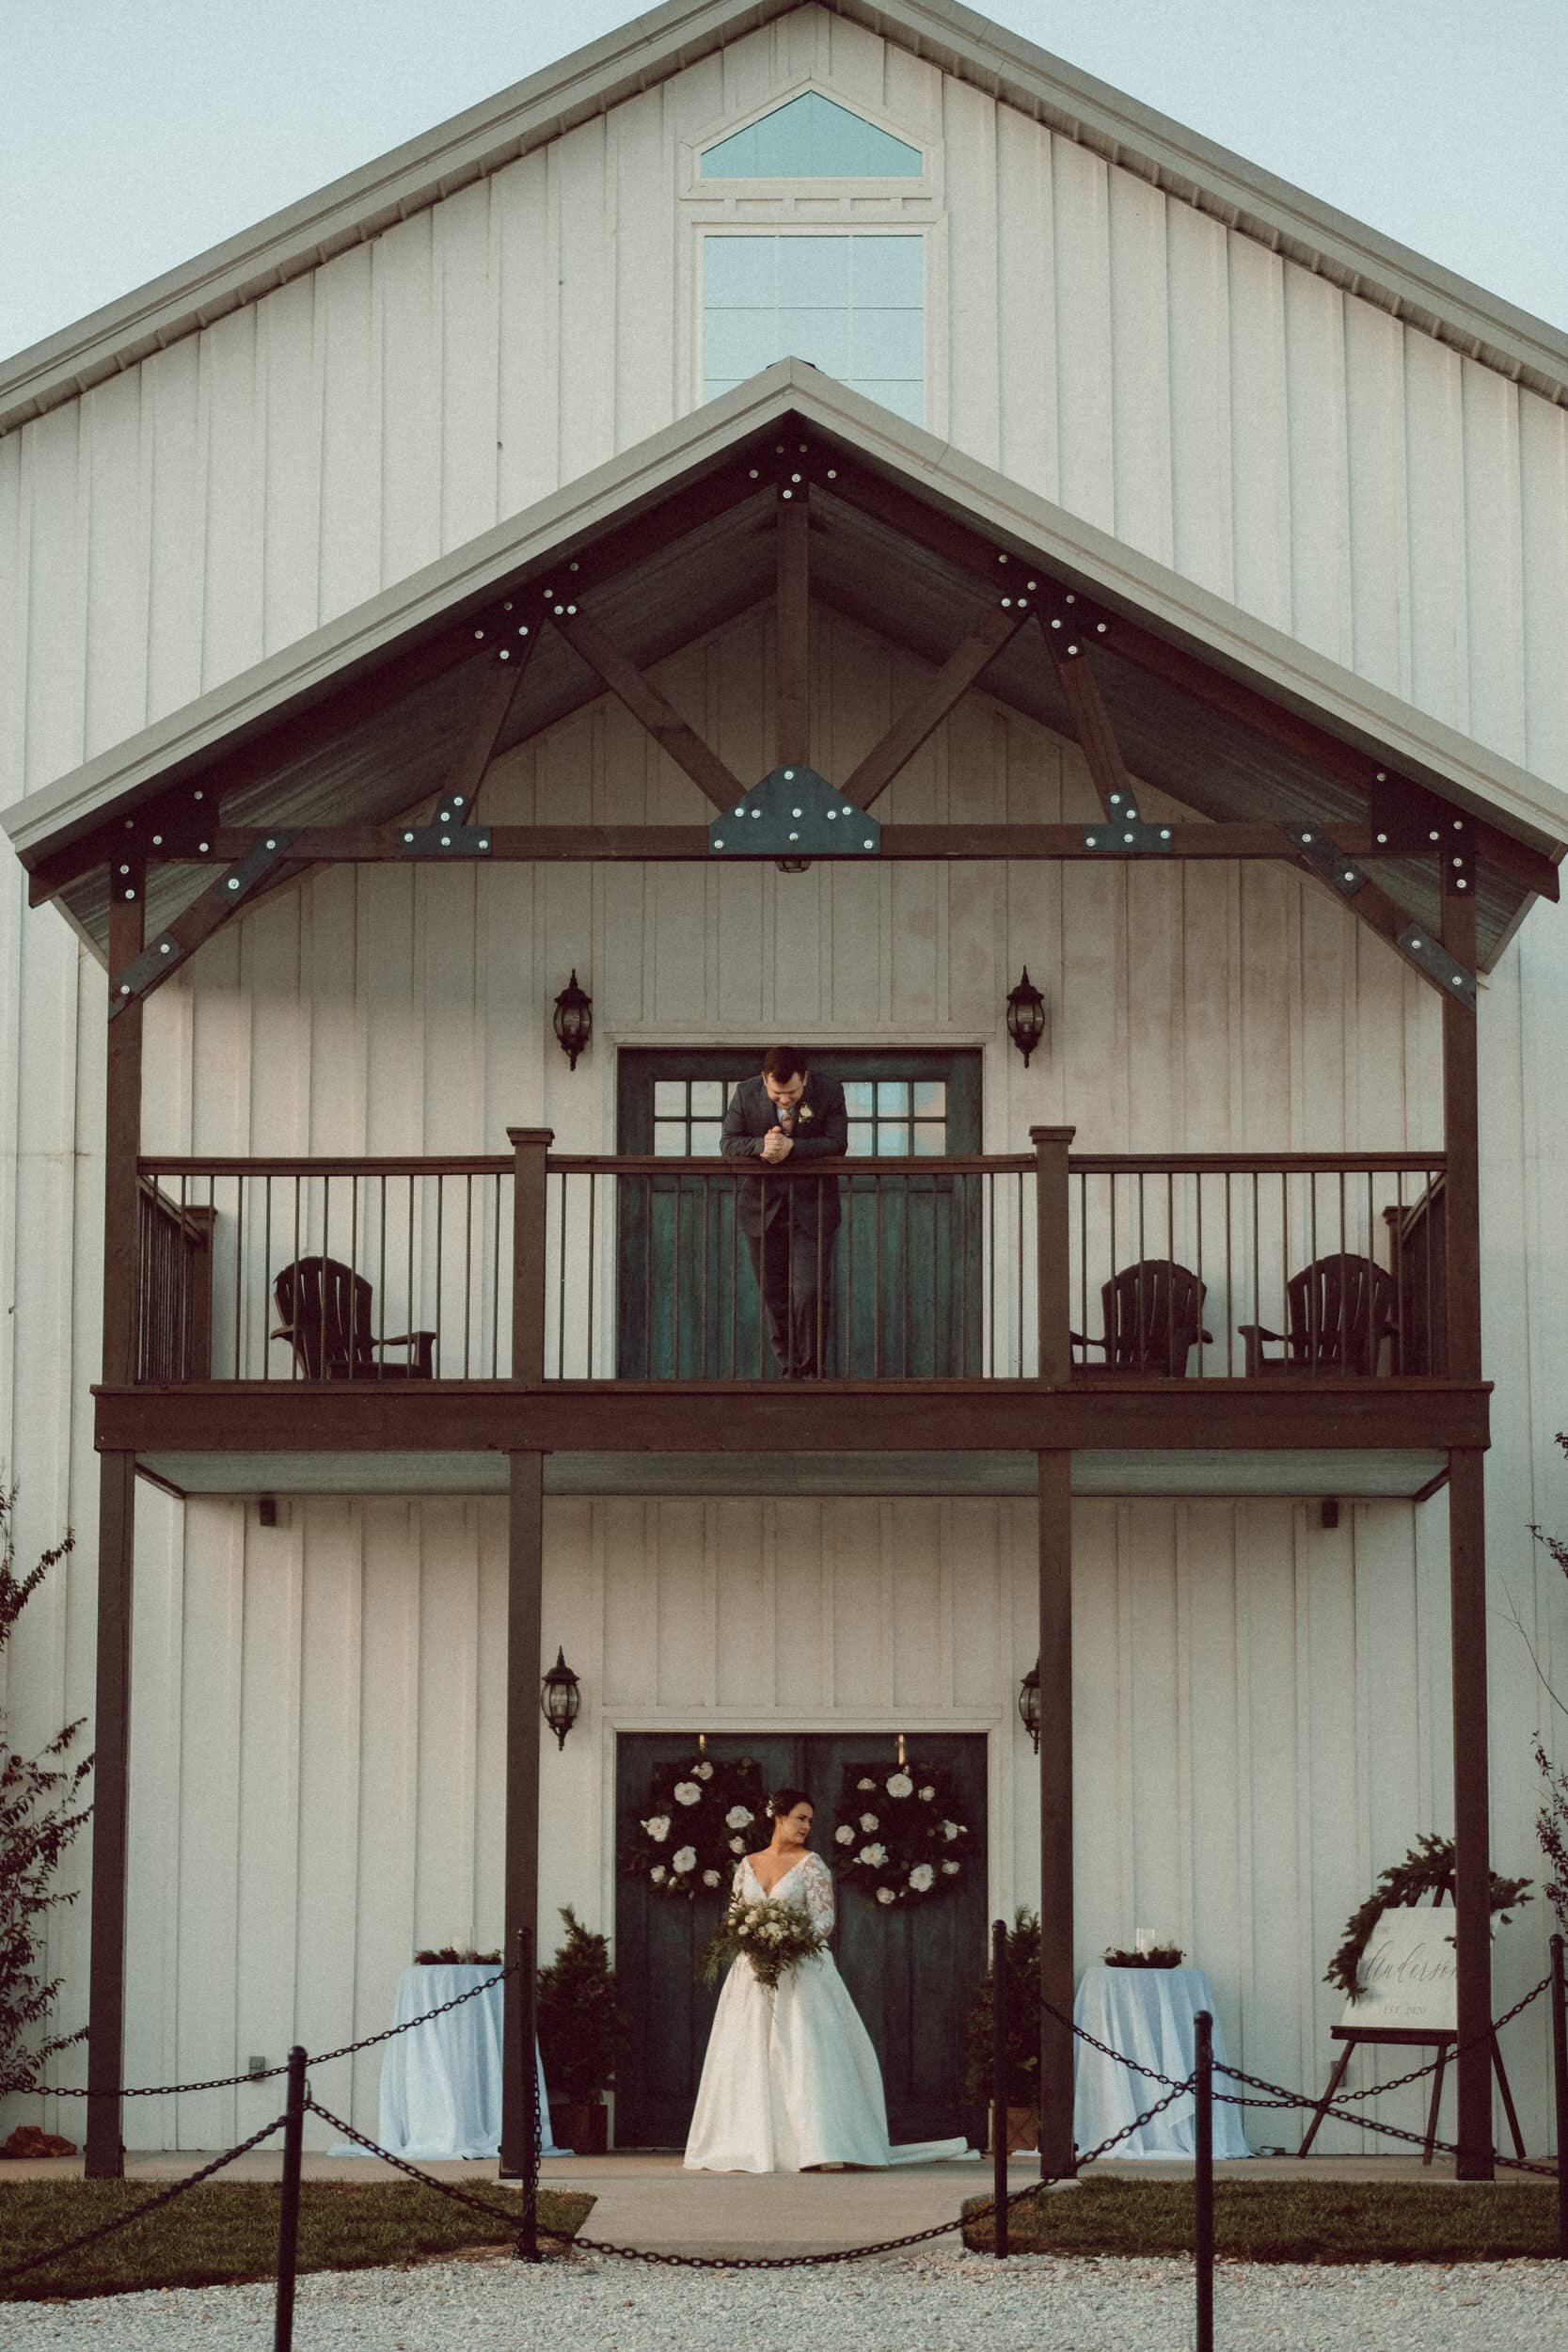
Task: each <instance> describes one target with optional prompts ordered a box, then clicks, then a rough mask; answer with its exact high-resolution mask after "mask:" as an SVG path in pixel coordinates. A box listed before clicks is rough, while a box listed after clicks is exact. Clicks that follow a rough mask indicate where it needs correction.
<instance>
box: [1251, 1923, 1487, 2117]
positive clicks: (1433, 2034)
mask: <svg viewBox="0 0 1568 2352" xmlns="http://www.w3.org/2000/svg"><path fill="white" fill-rule="evenodd" d="M1449 1892H1450V1883H1449V1881H1448V1880H1447V1879H1445V1880H1444V1881H1443V1882H1442V1883H1441V1884H1440V1885H1438V1886H1437V1887H1435V1888H1434V1889H1433V1898H1432V1907H1433V1911H1436V1910H1437V1909H1438V1908H1439V1907H1440V1905H1441V1904H1442V1902H1443V1900H1444V1898H1445V1897H1446V1896H1447V1895H1448V1894H1449ZM1329 2036H1330V2039H1331V2040H1332V2041H1335V2042H1343V2043H1344V2045H1345V2046H1344V2048H1343V2049H1342V2050H1341V2051H1340V2053H1339V2055H1338V2058H1336V2059H1335V2061H1334V2072H1333V2073H1332V2074H1330V2076H1329V2078H1328V2088H1327V2090H1325V2091H1324V2092H1323V2097H1322V2098H1321V2099H1320V2100H1319V2102H1318V2104H1317V2106H1316V2107H1315V2108H1314V2109H1313V2113H1312V2121H1311V2122H1310V2123H1309V2124H1308V2125H1307V2136H1306V2137H1305V2138H1304V2139H1303V2141H1302V2143H1301V2146H1300V2147H1299V2148H1298V2149H1297V2150H1296V2153H1297V2155H1298V2156H1305V2155H1306V2154H1307V2152H1308V2150H1309V2149H1310V2148H1311V2145H1312V2142H1313V2141H1314V2140H1315V2139H1316V2138H1317V2137H1318V2133H1319V2130H1320V2129H1321V2127H1322V2124H1323V2117H1324V2116H1325V2114H1326V2113H1327V2112H1328V2109H1329V2107H1330V2106H1332V2105H1333V2103H1334V2094H1335V2092H1336V2091H1337V2090H1338V2088H1339V2085H1340V2084H1341V2083H1342V2082H1343V2080H1344V2078H1345V2069H1346V2067H1347V2066H1349V2064H1350V2062H1351V2059H1352V2058H1353V2057H1354V2055H1355V2050H1356V2045H1357V2044H1358V2043H1363V2042H1364V2043H1368V2044H1370V2045H1372V2046H1374V2047H1375V2046H1376V2045H1377V2044H1379V2043H1381V2044H1382V2045H1383V2046H1384V2047H1385V2048H1402V2049H1407V2050H1408V2049H1416V2050H1420V2049H1426V2050H1432V2049H1435V2051H1436V2052H1437V2067H1436V2071H1435V2073H1434V2074H1433V2078H1432V2104H1431V2106H1429V2107H1428V2109H1427V2128H1426V2138H1425V2140H1424V2142H1423V2143H1422V2147H1421V2162H1422V2163H1423V2164H1430V2163H1431V2162H1432V2156H1433V2146H1434V2144H1435V2142H1436V2138H1437V2111H1438V2109H1439V2107H1440V2106H1442V2103H1443V2080H1444V2077H1445V2075H1446V2074H1447V2073H1448V2071H1449V2058H1450V2056H1451V2055H1452V2052H1453V2047H1454V2044H1455V2043H1456V2042H1458V2040H1459V2033H1458V2029H1457V2028H1456V2027H1449V2029H1448V2030H1447V2031H1443V2030H1441V2029H1439V2030H1435V2031H1433V2030H1432V2029H1430V2028H1428V2027H1425V2026H1330V2027H1329ZM1487 2044H1488V2047H1489V2048H1490V2050H1491V2052H1492V2065H1493V2069H1494V2071H1495V2073H1496V2074H1497V2089H1498V2090H1500V2091H1501V2092H1502V2099H1503V2113H1504V2114H1505V2115H1506V2116H1507V2118H1508V2128H1509V2130H1510V2131H1511V2132H1512V2133H1513V2153H1514V2154H1515V2155H1516V2156H1522V2155H1523V2154H1524V2153H1525V2142H1524V2137H1523V2135H1522V2133H1521V2132H1520V2129H1519V2118H1518V2115H1517V2113H1516V2112H1515V2109H1514V2106H1513V2091H1512V2090H1510V2088H1509V2082H1508V2070H1507V2068H1506V2067H1505V2066H1504V2064H1503V2054H1502V2051H1501V2050H1500V2049H1499V2048H1498V2046H1497V2035H1496V2034H1495V2033H1492V2034H1489V2035H1488V2036H1487Z"/></svg>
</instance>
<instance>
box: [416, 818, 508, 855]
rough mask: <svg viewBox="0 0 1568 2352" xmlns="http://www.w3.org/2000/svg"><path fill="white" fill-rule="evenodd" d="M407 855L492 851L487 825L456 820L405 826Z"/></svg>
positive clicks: (485, 853) (480, 853) (461, 853)
mask: <svg viewBox="0 0 1568 2352" xmlns="http://www.w3.org/2000/svg"><path fill="white" fill-rule="evenodd" d="M402 840H403V850H404V856H405V857H414V858H421V857H425V858H473V857H488V856H489V854H490V828H489V826H488V825H465V824H461V823H457V822H455V821H454V822H451V823H448V824H444V825H443V824H441V823H440V822H439V821H438V820H437V822H436V824H434V825H404V828H403V832H402Z"/></svg>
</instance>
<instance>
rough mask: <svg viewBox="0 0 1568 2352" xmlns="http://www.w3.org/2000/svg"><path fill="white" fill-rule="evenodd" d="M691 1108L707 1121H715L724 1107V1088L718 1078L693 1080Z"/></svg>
mask: <svg viewBox="0 0 1568 2352" xmlns="http://www.w3.org/2000/svg"><path fill="white" fill-rule="evenodd" d="M691 1107H692V1110H693V1111H700V1112H702V1113H703V1114H704V1115H705V1117H706V1118H708V1119H715V1118H717V1117H718V1115H719V1113H720V1112H721V1110H722V1109H723V1107H724V1087H723V1081H722V1080H721V1079H720V1078H693V1080H692V1081H691Z"/></svg>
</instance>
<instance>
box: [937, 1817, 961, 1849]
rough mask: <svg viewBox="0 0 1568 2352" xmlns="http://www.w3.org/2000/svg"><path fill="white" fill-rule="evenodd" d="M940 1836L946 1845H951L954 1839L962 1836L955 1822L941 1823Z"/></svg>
mask: <svg viewBox="0 0 1568 2352" xmlns="http://www.w3.org/2000/svg"><path fill="white" fill-rule="evenodd" d="M942 1836H944V1837H945V1838H946V1840H947V1842H948V1844H949V1845H951V1844H952V1843H953V1840H954V1838H955V1837H961V1836H963V1831H962V1830H961V1829H960V1828H959V1827H958V1822H957V1821H943V1823H942Z"/></svg>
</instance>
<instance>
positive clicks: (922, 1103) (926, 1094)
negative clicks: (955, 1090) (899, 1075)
mask: <svg viewBox="0 0 1568 2352" xmlns="http://www.w3.org/2000/svg"><path fill="white" fill-rule="evenodd" d="M914 1115H915V1117H916V1119H945V1118H946V1116H947V1085H946V1081H945V1080H944V1079H942V1078H917V1079H916V1080H915V1082H914Z"/></svg>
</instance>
